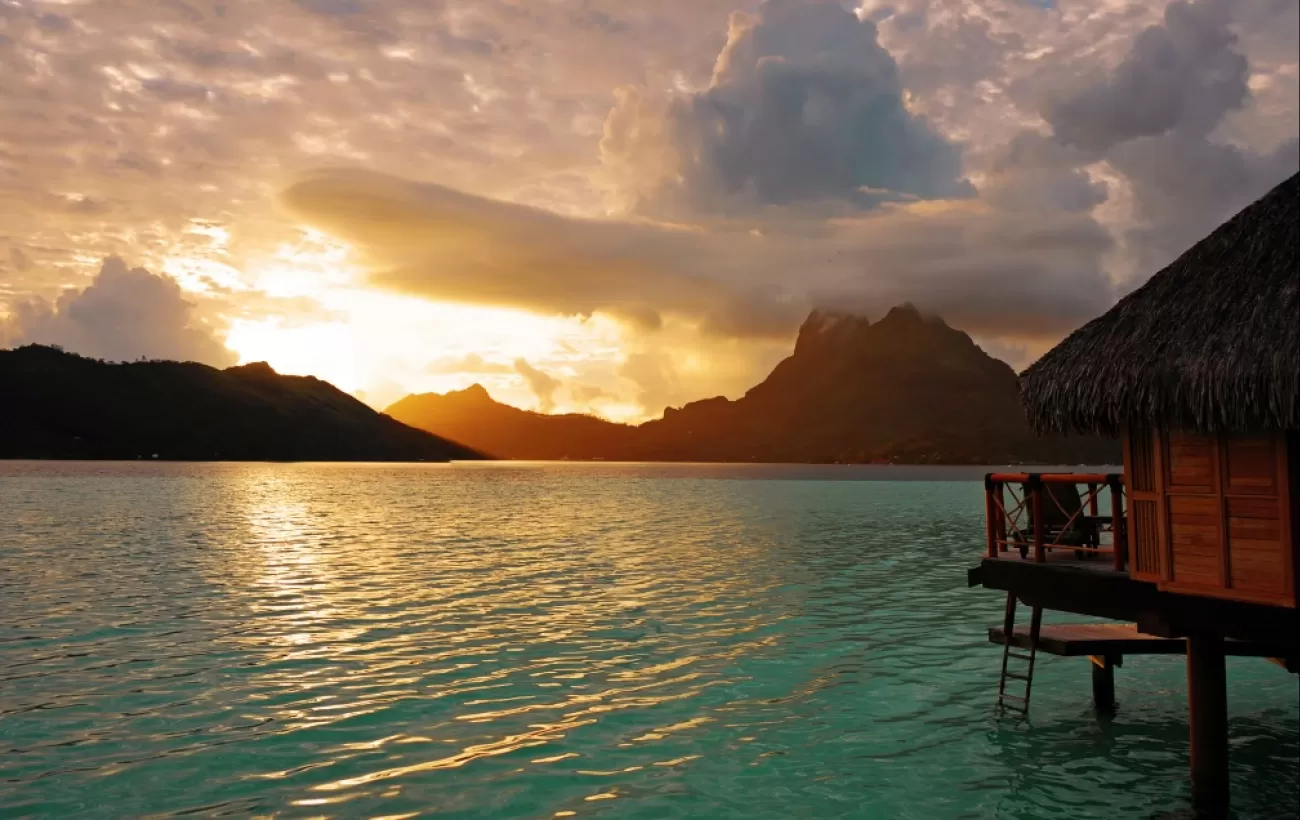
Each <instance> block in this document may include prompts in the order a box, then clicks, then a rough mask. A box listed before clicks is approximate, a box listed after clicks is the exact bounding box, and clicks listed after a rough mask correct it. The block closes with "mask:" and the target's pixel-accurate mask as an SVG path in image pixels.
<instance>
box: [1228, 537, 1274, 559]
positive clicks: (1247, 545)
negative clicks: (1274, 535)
mask: <svg viewBox="0 0 1300 820" xmlns="http://www.w3.org/2000/svg"><path fill="white" fill-rule="evenodd" d="M1252 552H1254V553H1263V554H1267V555H1278V556H1280V555H1282V552H1283V551H1282V542H1281V540H1269V539H1264V538H1237V539H1233V542H1232V554H1233V555H1243V556H1244V555H1246V554H1248V553H1252Z"/></svg>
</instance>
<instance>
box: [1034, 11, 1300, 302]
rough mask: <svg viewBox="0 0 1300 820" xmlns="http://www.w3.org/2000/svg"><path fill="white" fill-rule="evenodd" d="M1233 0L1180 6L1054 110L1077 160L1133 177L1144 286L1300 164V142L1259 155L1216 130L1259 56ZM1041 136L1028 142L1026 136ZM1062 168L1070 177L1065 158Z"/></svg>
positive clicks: (1130, 236) (1050, 118)
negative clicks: (1247, 44) (1251, 57)
mask: <svg viewBox="0 0 1300 820" xmlns="http://www.w3.org/2000/svg"><path fill="white" fill-rule="evenodd" d="M1233 12H1234V6H1233V5H1232V4H1231V3H1228V2H1226V0H1202V2H1197V3H1187V2H1181V1H1180V2H1173V3H1170V4H1169V6H1168V7H1167V8H1166V9H1165V14H1164V19H1163V21H1162V22H1161V23H1160V24H1159V25H1154V26H1150V27H1148V28H1146V29H1144V30H1143V31H1142V33H1141V34H1139V35H1138V37H1137V38H1136V39H1135V40H1134V41H1133V43H1132V45H1131V47H1130V49H1129V51H1128V54H1127V55H1126V56H1125V58H1124V60H1123V61H1122V62H1121V63H1120V64H1119V66H1118V67H1117V68H1116V69H1115V70H1114V71H1113V72H1112V73H1111V74H1110V75H1108V76H1101V77H1097V78H1094V80H1093V81H1092V83H1091V84H1089V85H1085V86H1083V87H1080V88H1077V89H1075V90H1074V92H1073V93H1072V94H1070V95H1065V96H1058V97H1056V98H1055V99H1052V100H1050V101H1049V102H1048V103H1047V104H1046V105H1045V107H1044V110H1043V116H1044V118H1045V119H1046V120H1047V122H1048V124H1049V125H1050V126H1051V127H1052V130H1053V135H1054V138H1055V141H1056V142H1057V143H1058V144H1059V145H1060V146H1062V148H1063V149H1068V150H1074V151H1076V152H1078V156H1076V157H1074V158H1073V160H1072V161H1073V162H1074V163H1075V164H1076V167H1081V166H1082V165H1083V164H1085V163H1087V162H1089V161H1095V160H1104V161H1105V162H1106V163H1107V164H1108V165H1109V166H1110V167H1111V168H1112V169H1114V170H1115V171H1117V172H1119V173H1120V174H1121V175H1122V177H1123V180H1124V182H1125V183H1126V184H1127V186H1128V188H1129V191H1130V195H1131V202H1132V211H1133V217H1134V218H1133V220H1132V223H1131V224H1130V225H1129V226H1128V227H1127V228H1126V229H1125V230H1124V239H1125V245H1126V247H1127V250H1128V253H1129V260H1128V261H1129V264H1130V266H1131V272H1130V274H1129V281H1128V283H1127V284H1128V285H1129V286H1132V285H1136V284H1140V283H1141V282H1142V281H1144V280H1145V279H1146V278H1147V277H1149V276H1151V275H1152V274H1154V273H1155V272H1156V271H1157V270H1159V269H1160V268H1162V267H1163V266H1164V265H1166V264H1168V263H1169V262H1170V261H1172V260H1173V259H1174V258H1176V257H1177V256H1178V255H1179V254H1180V253H1182V252H1183V251H1184V250H1186V249H1187V248H1188V247H1190V246H1191V245H1192V244H1194V243H1195V242H1196V241H1197V240H1199V239H1201V238H1202V237H1203V236H1205V235H1206V234H1208V233H1209V232H1210V231H1212V230H1213V229H1214V228H1215V227H1216V226H1217V225H1219V224H1220V223H1222V222H1223V221H1225V220H1226V219H1228V218H1229V217H1231V216H1232V215H1233V214H1234V213H1236V212H1237V211H1238V210H1240V209H1241V208H1243V207H1245V206H1246V205H1247V204H1249V203H1250V202H1252V201H1253V200H1255V199H1256V198H1258V197H1260V196H1262V195H1263V194H1264V193H1265V192H1267V191H1268V190H1269V189H1270V188H1272V187H1273V186H1274V185H1276V184H1277V183H1278V182H1280V181H1282V180H1283V179H1284V178H1286V177H1287V176H1288V175H1290V174H1291V173H1293V172H1294V171H1295V170H1296V169H1297V167H1300V155H1298V154H1300V152H1298V150H1297V143H1296V140H1295V139H1294V138H1292V139H1289V140H1285V141H1284V142H1282V143H1281V144H1280V145H1279V146H1277V147H1276V148H1274V149H1273V150H1268V151H1252V150H1249V149H1246V148H1242V147H1239V146H1237V145H1232V144H1228V143H1224V142H1220V141H1217V140H1216V139H1215V138H1214V136H1213V132H1214V131H1215V130H1216V129H1217V128H1219V127H1220V126H1221V125H1222V124H1223V123H1224V121H1225V119H1226V118H1227V117H1228V115H1229V114H1231V113H1233V112H1235V111H1238V110H1240V109H1242V108H1244V107H1245V106H1247V105H1248V104H1249V103H1250V101H1251V91H1250V86H1249V83H1248V79H1249V77H1250V64H1249V61H1248V60H1247V59H1246V57H1245V56H1244V55H1243V54H1242V53H1241V52H1240V50H1239V43H1238V38H1237V34H1236V33H1235V31H1234V28H1233V23H1234V20H1233ZM1034 139H1037V140H1038V143H1039V144H1041V142H1042V141H1041V139H1040V138H1028V139H1027V143H1026V144H1030V143H1032V140H1034ZM1058 158H1061V159H1064V162H1063V163H1057V165H1056V171H1055V172H1056V173H1057V174H1061V173H1070V171H1069V164H1070V162H1071V160H1070V159H1069V158H1068V157H1067V156H1066V155H1065V154H1064V153H1060V154H1058Z"/></svg>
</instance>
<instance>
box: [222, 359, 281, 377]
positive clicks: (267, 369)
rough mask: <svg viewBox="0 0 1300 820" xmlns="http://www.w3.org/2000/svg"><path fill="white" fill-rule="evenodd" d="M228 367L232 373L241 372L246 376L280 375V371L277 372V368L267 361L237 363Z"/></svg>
mask: <svg viewBox="0 0 1300 820" xmlns="http://www.w3.org/2000/svg"><path fill="white" fill-rule="evenodd" d="M228 369H229V371H230V372H232V373H240V374H243V375H245V376H258V377H270V376H278V375H280V374H279V373H276V372H275V368H274V367H271V365H270V364H268V363H267V362H249V363H248V364H240V365H235V366H234V367H231V368H228Z"/></svg>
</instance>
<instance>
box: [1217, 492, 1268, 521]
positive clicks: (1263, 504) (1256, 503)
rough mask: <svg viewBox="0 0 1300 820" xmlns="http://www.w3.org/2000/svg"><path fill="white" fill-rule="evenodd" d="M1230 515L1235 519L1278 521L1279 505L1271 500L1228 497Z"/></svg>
mask: <svg viewBox="0 0 1300 820" xmlns="http://www.w3.org/2000/svg"><path fill="white" fill-rule="evenodd" d="M1226 501H1227V503H1228V515H1229V516H1231V517H1233V518H1265V519H1273V520H1275V521H1276V520H1277V519H1278V516H1279V510H1278V507H1279V504H1278V502H1277V501H1275V500H1274V499H1271V498H1239V497H1237V496H1231V495H1230V496H1228V497H1227V499H1226Z"/></svg>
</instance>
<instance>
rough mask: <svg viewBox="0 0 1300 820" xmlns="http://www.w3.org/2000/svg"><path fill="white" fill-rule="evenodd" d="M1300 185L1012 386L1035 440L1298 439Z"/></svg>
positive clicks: (1288, 184) (1201, 248)
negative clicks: (1126, 434) (1157, 434)
mask: <svg viewBox="0 0 1300 820" xmlns="http://www.w3.org/2000/svg"><path fill="white" fill-rule="evenodd" d="M1298 244H1300V174H1297V175H1293V176H1292V177H1291V178H1289V179H1287V180H1286V181H1285V182H1283V183H1282V184H1280V185H1278V186H1277V187H1276V188H1274V189H1273V190H1272V191H1270V192H1269V193H1268V194H1266V195H1265V196H1264V197H1263V198H1261V199H1260V200H1258V201H1257V202H1255V203H1253V204H1252V205H1250V206H1248V207H1247V208H1246V209H1245V210H1243V211H1242V212H1241V213H1239V214H1237V215H1236V216H1235V217H1233V218H1232V219H1231V220H1229V221H1228V222H1226V223H1224V224H1223V225H1221V226H1219V228H1217V229H1216V230H1215V231H1214V232H1213V233H1211V234H1210V235H1209V236H1207V237H1205V238H1204V239H1202V240H1201V241H1200V242H1198V243H1196V245H1195V246H1193V247H1192V248H1191V249H1190V250H1188V251H1187V252H1186V253H1184V254H1183V255H1182V256H1180V257H1179V258H1178V259H1177V260H1175V261H1174V262H1173V263H1172V264H1170V265H1169V266H1168V267H1166V268H1165V269H1164V270H1162V271H1160V272H1159V273H1157V274H1156V275H1155V276H1153V277H1152V278H1151V280H1150V281H1149V282H1147V283H1146V284H1145V285H1143V286H1142V287H1140V288H1138V289H1137V290H1135V291H1134V292H1133V293H1131V294H1129V295H1128V296H1126V297H1125V298H1124V299H1122V300H1120V302H1119V303H1118V304H1116V305H1115V307H1113V308H1111V310H1109V311H1108V312H1107V313H1105V314H1104V315H1102V316H1101V317H1099V318H1097V319H1094V320H1093V321H1091V322H1089V323H1088V324H1086V325H1084V326H1083V327H1081V328H1079V329H1078V330H1076V331H1075V332H1074V333H1072V334H1071V335H1070V336H1069V337H1068V338H1067V339H1065V341H1063V342H1061V343H1060V344H1059V345H1057V346H1056V347H1055V348H1053V349H1052V350H1051V351H1050V352H1049V353H1047V355H1045V356H1044V357H1043V358H1041V359H1039V360H1038V361H1037V362H1036V363H1034V365H1033V366H1031V367H1030V368H1029V369H1028V370H1026V371H1025V372H1024V373H1023V374H1021V376H1020V395H1021V399H1022V401H1023V402H1024V405H1025V409H1026V410H1027V412H1028V414H1029V421H1030V424H1031V425H1032V426H1033V428H1034V429H1035V430H1036V431H1037V432H1039V433H1086V434H1100V435H1108V436H1114V435H1118V433H1119V431H1120V430H1121V429H1122V428H1123V427H1124V426H1125V425H1147V426H1159V427H1164V428H1169V429H1185V430H1189V431H1191V430H1195V431H1204V432H1263V431H1270V430H1288V429H1300V274H1297V262H1300V260H1298V259H1297V245H1298Z"/></svg>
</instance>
